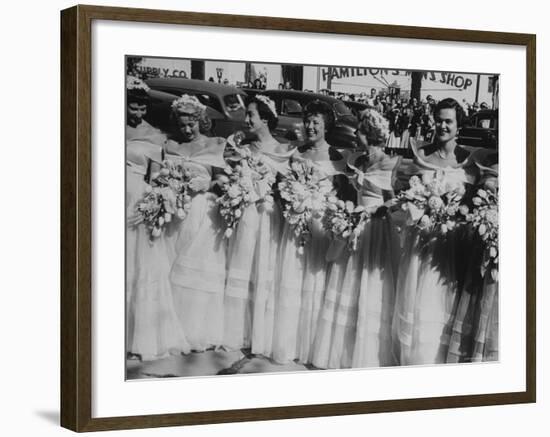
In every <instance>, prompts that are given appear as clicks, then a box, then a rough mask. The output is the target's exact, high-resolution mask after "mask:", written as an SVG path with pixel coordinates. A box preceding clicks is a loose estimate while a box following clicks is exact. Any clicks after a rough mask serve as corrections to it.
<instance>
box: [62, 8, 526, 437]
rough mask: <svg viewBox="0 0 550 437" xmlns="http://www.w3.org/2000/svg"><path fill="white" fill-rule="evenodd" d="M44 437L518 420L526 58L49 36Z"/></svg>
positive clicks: (289, 30)
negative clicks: (51, 213)
mask: <svg viewBox="0 0 550 437" xmlns="http://www.w3.org/2000/svg"><path fill="white" fill-rule="evenodd" d="M61 53H62V56H61V103H62V104H61V108H62V109H61V120H62V129H61V131H62V136H61V151H62V174H61V181H62V184H61V199H62V202H61V208H62V209H61V213H62V214H61V215H62V223H61V230H62V232H61V235H62V240H61V253H62V263H61V265H62V266H61V269H62V271H61V273H62V275H61V278H62V286H61V304H62V308H61V326H62V337H61V424H62V426H64V427H66V428H69V429H72V430H74V431H78V432H81V431H99V430H108V429H127V428H144V427H159V426H175V425H192V424H207V423H221V422H235V421H250V420H275V419H284V418H298V417H317V416H328V415H346V414H365V413H374V412H394V411H405V410H420V409H436V408H453V407H467V406H481V405H498V404H510V403H527V402H535V399H536V396H535V382H536V366H535V362H536V359H535V358H536V351H535V344H536V339H535V335H536V332H535V252H536V251H535V216H536V198H535V167H536V166H535V163H536V162H535V138H536V130H535V129H536V126H535V119H536V117H535V115H536V106H535V87H536V81H535V36H534V35H529V34H513V33H496V32H481V31H473V30H455V29H435V28H420V27H405V26H394V25H391V26H390V25H374V24H364V23H347V22H330V21H313V20H297V19H283V18H274V17H255V16H235V15H219V14H203V13H194V12H193V13H191V12H173V11H157V10H142V9H124V8H109V7H96V6H75V7H73V8H70V9H67V10H64V11H62V13H61Z"/></svg>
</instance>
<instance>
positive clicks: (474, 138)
mask: <svg viewBox="0 0 550 437" xmlns="http://www.w3.org/2000/svg"><path fill="white" fill-rule="evenodd" d="M458 142H459V144H463V145H465V146H472V147H484V148H488V149H498V111H496V110H493V109H484V110H481V111H478V112H476V113H475V114H473V115H472V116H471V117H470V118H469V119H468V120H467V122H466V123H465V125H464V126H463V127H462V129H460V133H459V138H458Z"/></svg>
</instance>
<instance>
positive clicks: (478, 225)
mask: <svg viewBox="0 0 550 437" xmlns="http://www.w3.org/2000/svg"><path fill="white" fill-rule="evenodd" d="M472 203H473V208H472V211H470V210H469V208H468V207H467V206H466V205H463V206H462V207H461V210H460V212H461V214H462V215H463V216H464V218H465V220H466V223H469V224H471V226H472V227H473V228H474V229H475V230H476V231H477V233H478V235H479V236H480V238H481V240H482V241H483V244H484V251H483V260H482V262H481V276H485V273H486V272H490V274H491V277H492V278H493V280H495V281H496V280H498V194H497V193H495V192H491V191H487V190H482V189H479V190H478V191H477V193H476V195H475V196H474V197H473V199H472Z"/></svg>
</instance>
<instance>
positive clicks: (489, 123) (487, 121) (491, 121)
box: [475, 117, 496, 129]
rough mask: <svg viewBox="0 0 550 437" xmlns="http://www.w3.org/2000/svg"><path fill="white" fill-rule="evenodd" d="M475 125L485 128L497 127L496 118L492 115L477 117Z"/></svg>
mask: <svg viewBox="0 0 550 437" xmlns="http://www.w3.org/2000/svg"><path fill="white" fill-rule="evenodd" d="M475 127H481V128H483V129H495V128H496V119H495V118H492V117H477V118H476V121H475Z"/></svg>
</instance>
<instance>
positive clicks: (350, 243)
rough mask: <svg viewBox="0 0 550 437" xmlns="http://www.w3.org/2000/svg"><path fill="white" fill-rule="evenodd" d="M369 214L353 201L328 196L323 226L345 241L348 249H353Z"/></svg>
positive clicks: (335, 236)
mask: <svg viewBox="0 0 550 437" xmlns="http://www.w3.org/2000/svg"><path fill="white" fill-rule="evenodd" d="M369 216H370V215H369V214H368V213H367V211H366V210H365V208H364V207H363V206H355V205H354V204H353V202H350V201H347V202H344V201H343V200H340V199H338V198H337V197H336V196H329V197H328V198H327V205H326V210H325V214H324V216H323V227H324V228H325V230H327V231H328V232H330V233H331V234H332V236H333V237H334V238H337V239H340V240H343V241H345V242H346V243H347V247H348V249H349V250H350V251H355V250H357V242H358V240H359V236H360V235H361V232H363V229H364V227H365V223H366V222H367V220H368V218H369Z"/></svg>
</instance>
